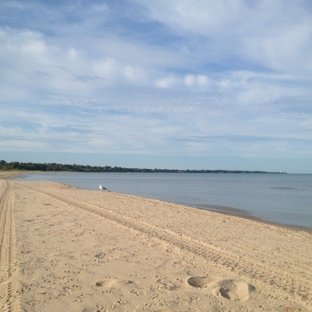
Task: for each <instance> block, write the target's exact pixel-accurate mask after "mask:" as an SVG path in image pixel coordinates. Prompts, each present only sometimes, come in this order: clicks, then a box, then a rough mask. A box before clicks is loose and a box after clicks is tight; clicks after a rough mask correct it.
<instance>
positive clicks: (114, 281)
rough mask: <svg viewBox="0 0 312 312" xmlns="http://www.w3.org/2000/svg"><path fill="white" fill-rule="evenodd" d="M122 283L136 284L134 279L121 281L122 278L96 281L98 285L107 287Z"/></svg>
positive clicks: (126, 284)
mask: <svg viewBox="0 0 312 312" xmlns="http://www.w3.org/2000/svg"><path fill="white" fill-rule="evenodd" d="M122 285H125V286H132V285H134V282H133V281H120V280H117V279H114V278H109V279H107V280H104V281H100V282H96V283H95V286H96V287H106V288H109V287H112V286H122Z"/></svg>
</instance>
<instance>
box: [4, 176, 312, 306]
mask: <svg viewBox="0 0 312 312" xmlns="http://www.w3.org/2000/svg"><path fill="white" fill-rule="evenodd" d="M0 211H1V215H0V222H1V223H0V239H1V241H0V242H1V247H0V252H1V262H0V311H8V312H9V311H10V312H14V311H35V312H39V311H45V312H48V311H51V312H52V311H58V312H60V311H81V312H91V311H94V312H95V311H101V312H102V311H284V312H291V311H312V265H311V264H312V234H310V233H308V232H304V231H295V230H291V229H286V228H282V227H277V226H274V225H269V224H265V223H261V222H257V221H253V220H247V219H244V218H239V217H235V216H229V215H225V214H219V213H215V212H209V211H204V210H199V209H195V208H191V207H184V206H180V205H175V204H170V203H165V202H161V201H158V200H150V199H145V198H140V197H136V196H130V195H123V194H117V193H112V192H108V191H100V190H99V191H87V190H81V189H78V188H75V187H71V186H68V185H63V184H59V183H52V182H19V181H8V180H4V179H1V180H0Z"/></svg>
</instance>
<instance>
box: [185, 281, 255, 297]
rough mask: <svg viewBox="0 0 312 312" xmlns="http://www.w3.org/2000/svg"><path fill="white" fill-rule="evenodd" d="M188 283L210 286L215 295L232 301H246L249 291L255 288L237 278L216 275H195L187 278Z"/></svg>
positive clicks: (196, 285) (204, 286)
mask: <svg viewBox="0 0 312 312" xmlns="http://www.w3.org/2000/svg"><path fill="white" fill-rule="evenodd" d="M187 282H188V284H189V285H190V286H193V287H197V288H209V290H210V291H211V292H212V294H213V295H215V296H218V297H223V298H226V299H229V300H232V301H240V302H243V301H246V300H247V299H248V298H249V291H250V290H254V289H255V288H254V287H253V286H251V285H249V284H247V283H244V282H241V281H239V280H235V279H221V278H220V277H216V276H205V277H198V276H194V277H191V278H189V279H188V280H187Z"/></svg>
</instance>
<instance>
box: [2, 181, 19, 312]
mask: <svg viewBox="0 0 312 312" xmlns="http://www.w3.org/2000/svg"><path fill="white" fill-rule="evenodd" d="M4 183H5V190H4V192H3V193H2V195H1V198H0V310H1V311H4V312H15V311H20V303H19V302H20V300H19V284H18V280H17V275H18V274H17V272H18V271H17V262H16V236H15V221H14V216H13V207H14V188H13V183H12V182H10V181H4Z"/></svg>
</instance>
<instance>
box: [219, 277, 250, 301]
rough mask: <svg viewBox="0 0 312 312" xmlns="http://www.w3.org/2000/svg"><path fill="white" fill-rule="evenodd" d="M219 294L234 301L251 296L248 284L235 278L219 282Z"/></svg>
mask: <svg viewBox="0 0 312 312" xmlns="http://www.w3.org/2000/svg"><path fill="white" fill-rule="evenodd" d="M219 287H220V288H219V295H220V296H222V297H224V298H226V299H229V300H233V301H240V302H242V301H246V300H247V299H248V298H249V287H248V284H246V283H244V282H240V281H237V280H233V279H226V280H222V281H221V282H219Z"/></svg>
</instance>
